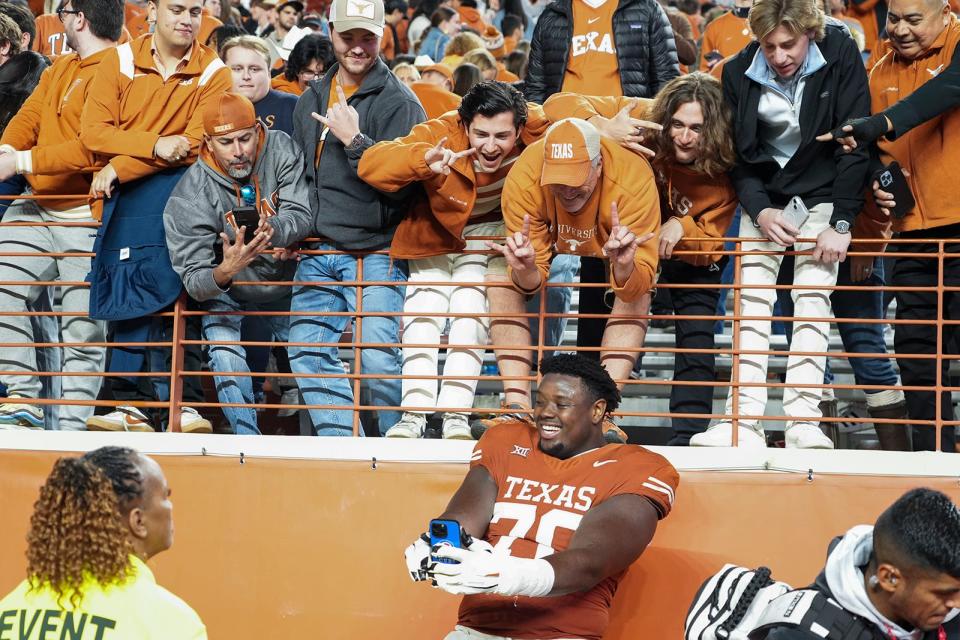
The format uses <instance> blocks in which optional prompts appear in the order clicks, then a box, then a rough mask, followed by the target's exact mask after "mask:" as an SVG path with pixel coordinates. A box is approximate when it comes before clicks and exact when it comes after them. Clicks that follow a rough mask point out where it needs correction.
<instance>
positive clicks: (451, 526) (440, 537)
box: [430, 519, 469, 564]
mask: <svg viewBox="0 0 960 640" xmlns="http://www.w3.org/2000/svg"><path fill="white" fill-rule="evenodd" d="M437 545H441V546H444V545H445V546H448V547H456V548H458V549H463V548H464V547H466V546H467V545H469V539H468V536H467V534H466V532H464V530H463V528H462V527H461V526H460V523H459V522H457V521H456V520H442V519H435V520H431V521H430V548H431V549H433V548H434V547H436V546H437ZM433 559H434V560H436V561H437V562H445V563H447V564H457V561H456V560H452V559H450V558H438V557H436V556H433Z"/></svg>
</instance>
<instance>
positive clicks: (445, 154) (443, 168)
mask: <svg viewBox="0 0 960 640" xmlns="http://www.w3.org/2000/svg"><path fill="white" fill-rule="evenodd" d="M476 151H477V150H476V149H474V148H473V147H470V148H469V149H467V150H465V151H453V150H451V149H448V148H447V139H446V138H441V139H440V142H438V143H437V145H436V146H435V147H431V148H430V149H428V150H427V152H426V153H425V154H423V161H424V162H425V163H426V164H427V166H428V167H429V168H430V171H433V172H434V173H435V174H437V175H445V176H448V175H450V167H451V166H453V164H454V163H455V162H456V161H457V160H459V159H460V158H465V157H467V156H471V155H473V154H474V153H476Z"/></svg>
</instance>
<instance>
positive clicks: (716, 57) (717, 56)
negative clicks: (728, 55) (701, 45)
mask: <svg viewBox="0 0 960 640" xmlns="http://www.w3.org/2000/svg"><path fill="white" fill-rule="evenodd" d="M704 58H706V60H707V62H719V61H720V60H723V54H722V53H720V52H719V51H711V52H710V53H708V54H707V55H705V56H704Z"/></svg>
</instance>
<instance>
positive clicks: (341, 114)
mask: <svg viewBox="0 0 960 640" xmlns="http://www.w3.org/2000/svg"><path fill="white" fill-rule="evenodd" d="M310 115H311V116H313V119H314V120H316V121H317V122H319V123H320V124H322V125H323V126H325V127H327V128H328V129H330V133H332V134H333V135H334V136H336V138H337V140H339V141H340V142H342V143H343V145H344V146H348V145H349V144H350V143H351V142H353V139H354V138H356V137H357V134H358V133H360V114H358V113H357V110H356V109H354V108H353V107H352V106H350V105H349V104H348V103H347V96H346V94H345V93H344V92H343V89H341V88H340V86H339V85H338V86H337V102H336V103H334V105H333V106H332V107H330V108H329V109H327V115H325V116H322V115H320V114H319V113H317V112H316V111H314V112H312V113H311V114H310Z"/></svg>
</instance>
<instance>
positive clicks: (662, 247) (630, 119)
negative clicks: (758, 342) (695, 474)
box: [544, 72, 738, 445]
mask: <svg viewBox="0 0 960 640" xmlns="http://www.w3.org/2000/svg"><path fill="white" fill-rule="evenodd" d="M544 111H546V113H547V116H548V117H549V118H550V119H551V120H553V121H557V120H560V119H561V118H563V117H569V116H573V117H579V118H583V119H585V120H588V121H589V122H591V123H595V124H596V126H597V129H598V130H600V131H601V132H602V133H603V135H605V136H606V137H607V138H609V139H611V140H613V141H614V142H617V143H619V144H620V145H621V146H623V147H624V148H626V149H629V150H631V151H633V152H634V153H637V154H643V153H644V152H648V149H647V148H645V147H643V146H641V142H643V143H644V144H646V145H649V146H650V147H652V148H653V149H656V151H657V154H656V157H655V158H654V160H653V168H654V173H655V175H656V178H657V186H658V188H659V193H660V216H661V217H660V220H661V226H660V234H659V239H658V240H659V242H658V254H659V257H660V274H659V276H658V278H657V282H658V285H664V284H666V285H672V287H679V286H682V285H694V287H691V288H689V289H687V288H669V289H663V290H662V291H665V292H666V293H667V294H668V295H667V296H666V298H667V299H666V302H665V305H666V306H667V307H668V308H669V309H670V311H671V312H672V313H673V314H674V316H675V317H676V321H675V324H676V330H677V334H676V346H677V348H678V349H682V350H694V351H695V350H705V351H712V350H713V349H714V348H715V345H714V321H713V320H702V319H701V320H696V319H688V318H687V317H686V316H701V317H702V316H712V315H714V314H715V312H716V308H717V299H718V298H719V296H720V290H719V285H720V275H721V273H722V271H723V266H724V265H725V264H726V262H727V258H726V257H725V256H721V255H720V254H719V252H720V251H721V250H722V249H723V242H722V241H720V240H717V238H722V237H723V236H724V235H725V233H726V230H727V227H729V226H730V221H731V220H732V219H733V214H734V211H736V208H737V202H738V200H737V194H736V191H735V190H734V188H733V185H732V184H731V182H730V179H729V178H728V177H727V171H728V170H729V169H730V167H731V166H732V165H733V162H734V157H735V156H734V150H733V133H732V131H731V123H730V110H729V108H728V107H727V105H726V103H725V102H724V99H723V94H722V92H721V89H720V83H719V82H717V81H716V80H714V79H713V78H711V77H710V76H708V75H707V74H705V73H700V72H694V73H691V74H689V75H685V76H680V77H679V78H674V79H673V80H671V81H670V82H669V83H667V85H666V86H665V87H664V88H663V89H662V90H661V91H660V92H659V93H658V94H657V98H656V100H644V99H640V98H609V97H592V96H580V95H577V94H569V93H559V94H554V95H553V96H551V97H550V99H549V100H547V103H546V104H545V105H544ZM651 121H652V122H651ZM660 129H662V133H661V132H659V131H658V130H660ZM638 132H640V133H638ZM703 285H710V286H711V287H713V288H704V287H703ZM673 379H674V381H675V382H677V381H679V382H680V383H681V384H675V385H674V386H673V387H672V389H671V390H670V412H671V413H674V414H706V415H709V414H711V413H713V387H711V386H707V385H700V386H688V385H684V384H683V382H694V381H695V382H701V383H702V382H712V381H714V380H716V366H715V359H714V356H713V354H712V353H702V352H701V353H688V352H686V351H684V352H681V353H677V354H676V356H675V361H674V376H673ZM709 422H710V420H709V418H692V417H686V418H676V417H675V418H673V420H672V427H673V438H672V439H671V440H670V442H669V444H671V445H686V444H687V443H689V441H690V437H691V436H693V435H695V434H697V433H700V432H702V431H704V430H705V429H706V428H707V425H708V424H709Z"/></svg>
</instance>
